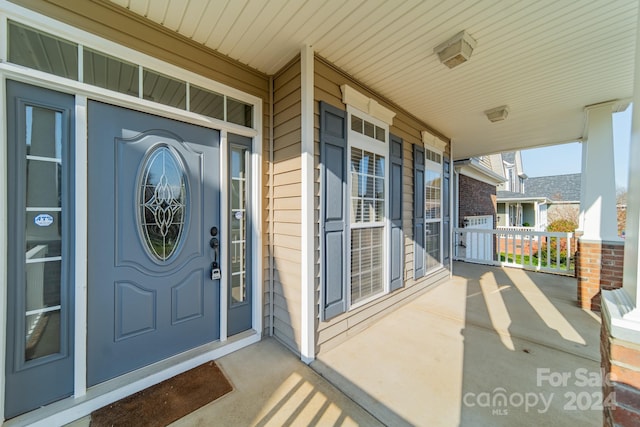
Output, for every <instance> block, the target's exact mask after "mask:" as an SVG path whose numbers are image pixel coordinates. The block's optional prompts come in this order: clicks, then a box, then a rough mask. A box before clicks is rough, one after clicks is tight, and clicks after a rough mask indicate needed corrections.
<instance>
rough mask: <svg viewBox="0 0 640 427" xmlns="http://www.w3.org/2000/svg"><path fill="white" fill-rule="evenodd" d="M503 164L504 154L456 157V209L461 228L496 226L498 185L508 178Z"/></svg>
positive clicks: (456, 221) (457, 222)
mask: <svg viewBox="0 0 640 427" xmlns="http://www.w3.org/2000/svg"><path fill="white" fill-rule="evenodd" d="M501 166H502V159H501V156H500V154H493V155H489V156H481V157H472V158H470V159H464V160H456V162H455V164H454V170H455V178H454V184H455V187H454V191H455V194H456V198H455V200H456V207H455V208H454V212H455V214H456V220H455V223H456V224H457V225H458V227H469V226H476V227H477V226H483V228H494V226H495V223H496V213H497V206H496V203H497V199H496V186H497V185H500V184H502V183H503V182H504V181H505V178H504V171H503V168H502V167H501Z"/></svg>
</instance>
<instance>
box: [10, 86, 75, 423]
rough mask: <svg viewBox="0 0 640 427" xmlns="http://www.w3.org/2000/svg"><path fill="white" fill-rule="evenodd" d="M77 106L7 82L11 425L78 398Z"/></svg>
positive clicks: (69, 100)
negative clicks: (75, 324) (75, 351)
mask: <svg viewBox="0 0 640 427" xmlns="http://www.w3.org/2000/svg"><path fill="white" fill-rule="evenodd" d="M74 105H75V100H74V97H73V96H71V95H66V94H62V93H59V92H54V91H50V90H46V89H41V88H37V87H34V86H29V85H26V84H22V83H17V82H12V81H8V82H7V142H8V147H7V154H8V156H7V160H8V161H7V170H8V176H7V182H8V184H9V194H8V195H9V200H8V201H9V204H8V207H7V214H8V222H7V224H5V225H7V226H8V229H7V235H8V246H7V261H8V264H7V265H8V271H7V282H8V287H7V335H6V337H7V341H6V342H7V348H6V364H5V373H6V382H5V416H6V418H12V417H14V416H16V415H19V414H21V413H24V412H27V411H30V410H32V409H35V408H38V407H39V406H42V405H45V404H47V403H50V402H53V401H56V400H59V399H62V398H64V397H67V396H70V395H71V394H72V393H73V330H74V329H73V286H72V283H73V240H72V237H73V231H72V230H73V211H74V205H73V203H74V200H73V174H72V170H73V169H72V165H73V154H72V153H73V148H74V141H73V123H74V115H73V112H74Z"/></svg>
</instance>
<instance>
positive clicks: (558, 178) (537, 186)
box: [525, 173, 582, 225]
mask: <svg viewBox="0 0 640 427" xmlns="http://www.w3.org/2000/svg"><path fill="white" fill-rule="evenodd" d="M581 180H582V174H579V173H573V174H565V175H552V176H540V177H530V178H527V180H526V189H525V195H526V196H528V197H532V198H533V197H546V199H547V225H548V224H551V223H552V222H553V221H555V220H558V219H569V220H572V221H574V222H575V223H576V224H577V223H578V215H579V213H580V185H581Z"/></svg>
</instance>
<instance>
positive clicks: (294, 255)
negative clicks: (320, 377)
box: [265, 58, 302, 353]
mask: <svg viewBox="0 0 640 427" xmlns="http://www.w3.org/2000/svg"><path fill="white" fill-rule="evenodd" d="M300 84H301V83H300V58H296V59H295V60H293V61H292V62H291V63H289V64H288V65H287V66H285V67H284V68H283V69H282V70H281V71H280V72H278V74H277V75H275V76H274V78H273V88H274V94H273V102H274V104H273V165H272V167H273V179H272V181H271V185H272V186H273V201H272V203H273V205H272V209H273V225H272V226H273V245H272V248H273V254H272V255H273V259H272V262H273V313H272V317H273V334H274V336H275V337H276V338H278V339H279V340H280V341H282V342H283V343H284V344H286V345H287V346H288V347H290V348H291V349H292V350H294V351H296V352H298V353H299V352H300V340H301V312H300V311H301V308H300V307H301V271H302V270H301V269H302V266H301V244H302V240H301V208H302V198H301V195H302V184H301V183H302V171H301V163H300V153H301V146H302V142H301V141H302V140H301V123H302V122H301V114H302V110H301V95H300V93H301V92H300ZM265 312H266V313H268V312H269V308H268V307H267V310H266V311H265Z"/></svg>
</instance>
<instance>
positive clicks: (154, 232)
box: [138, 146, 187, 261]
mask: <svg viewBox="0 0 640 427" xmlns="http://www.w3.org/2000/svg"><path fill="white" fill-rule="evenodd" d="M141 171H142V172H141V175H140V179H139V181H138V182H139V183H140V184H139V185H140V189H139V191H140V193H139V194H140V196H139V209H140V215H139V216H138V218H139V225H140V229H141V232H142V236H143V239H142V240H143V241H144V242H145V243H146V244H147V249H148V250H149V252H150V253H151V254H152V255H153V256H154V257H155V258H157V259H158V260H160V261H166V260H167V259H169V258H170V257H171V255H173V253H174V252H175V251H176V249H177V247H178V245H179V243H180V238H181V236H182V230H183V228H184V221H185V210H186V206H187V200H186V199H187V190H186V182H185V173H184V170H183V168H182V166H181V164H180V162H179V160H178V159H177V158H176V157H175V155H174V154H173V153H172V152H171V150H170V149H169V148H168V147H166V146H160V147H158V148H156V149H154V150H153V151H152V152H151V153H150V154H149V156H148V157H147V160H146V162H145V164H144V166H143V168H142V169H141Z"/></svg>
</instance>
